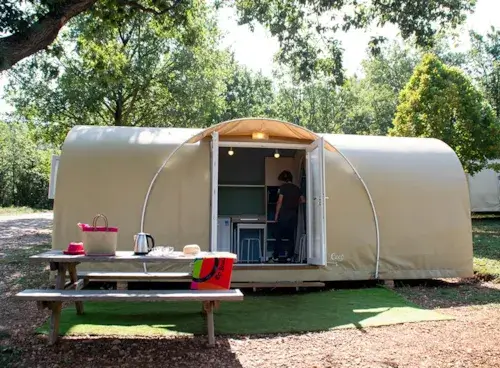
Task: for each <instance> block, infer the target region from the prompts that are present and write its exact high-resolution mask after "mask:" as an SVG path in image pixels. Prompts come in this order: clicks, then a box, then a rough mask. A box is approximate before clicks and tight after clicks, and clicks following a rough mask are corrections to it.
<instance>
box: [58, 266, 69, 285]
mask: <svg viewBox="0 0 500 368" xmlns="http://www.w3.org/2000/svg"><path fill="white" fill-rule="evenodd" d="M66 270H67V265H66V263H58V264H57V277H56V289H59V290H64V287H65V286H66Z"/></svg>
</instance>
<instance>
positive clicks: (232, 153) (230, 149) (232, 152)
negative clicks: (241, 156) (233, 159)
mask: <svg viewBox="0 0 500 368" xmlns="http://www.w3.org/2000/svg"><path fill="white" fill-rule="evenodd" d="M227 154H228V155H229V156H232V155H234V151H233V148H232V147H231V148H229V151H227Z"/></svg>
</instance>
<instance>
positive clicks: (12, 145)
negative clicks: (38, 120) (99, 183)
mask: <svg viewBox="0 0 500 368" xmlns="http://www.w3.org/2000/svg"><path fill="white" fill-rule="evenodd" d="M53 153H57V151H56V150H54V149H52V148H51V147H50V146H49V147H48V146H46V145H42V144H40V143H38V142H37V141H36V139H35V137H34V134H33V132H32V131H31V130H30V129H29V127H28V126H27V125H26V124H23V123H19V122H16V121H0V206H2V207H3V206H28V207H33V208H51V206H52V203H51V200H49V199H48V198H47V197H48V188H49V176H50V162H51V156H52V154H53Z"/></svg>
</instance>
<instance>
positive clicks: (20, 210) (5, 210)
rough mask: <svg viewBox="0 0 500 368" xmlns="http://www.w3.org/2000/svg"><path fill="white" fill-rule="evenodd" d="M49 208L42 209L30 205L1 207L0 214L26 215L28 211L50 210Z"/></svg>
mask: <svg viewBox="0 0 500 368" xmlns="http://www.w3.org/2000/svg"><path fill="white" fill-rule="evenodd" d="M48 211H49V210H41V209H36V208H30V207H0V216H13V215H24V214H27V213H38V212H48Z"/></svg>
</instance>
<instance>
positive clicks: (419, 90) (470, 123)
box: [389, 54, 500, 175]
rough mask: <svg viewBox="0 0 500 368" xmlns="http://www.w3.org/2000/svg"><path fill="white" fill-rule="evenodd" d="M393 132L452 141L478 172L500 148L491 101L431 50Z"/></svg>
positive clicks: (415, 75)
mask: <svg viewBox="0 0 500 368" xmlns="http://www.w3.org/2000/svg"><path fill="white" fill-rule="evenodd" d="M389 133H390V135H392V136H405V137H432V138H437V139H440V140H442V141H444V142H446V143H447V144H448V145H449V146H450V147H451V148H452V149H453V150H454V151H455V152H456V154H457V155H458V157H459V159H460V161H461V162H462V165H463V167H464V170H465V171H466V172H467V173H469V174H471V175H473V174H474V173H476V172H478V171H479V170H481V169H482V168H483V167H485V165H486V163H487V160H489V159H492V158H497V157H498V155H499V153H500V149H499V147H500V128H499V124H498V123H497V122H496V121H495V116H494V113H493V110H492V109H491V106H490V105H489V104H488V103H487V102H486V101H485V100H484V98H483V96H482V94H481V93H480V92H479V91H478V90H477V89H476V88H475V87H474V86H473V84H472V82H471V81H470V80H469V79H468V78H466V77H465V76H464V74H463V73H462V72H461V71H460V70H459V69H457V68H455V67H449V66H447V65H445V64H443V63H442V62H441V61H440V60H439V59H438V58H437V57H436V56H435V55H433V54H426V55H425V56H424V57H423V59H422V61H421V63H420V64H419V65H418V66H417V67H416V68H415V71H414V73H413V75H412V77H411V79H410V81H409V82H408V84H407V85H406V87H405V89H404V90H403V91H402V92H401V95H400V101H399V105H398V107H397V113H396V116H395V118H394V127H393V128H392V129H391V130H390V132H389Z"/></svg>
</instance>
